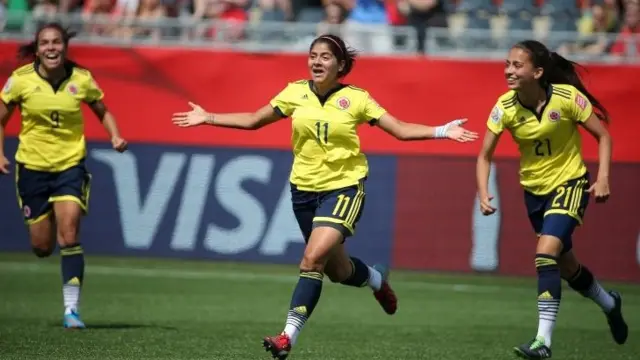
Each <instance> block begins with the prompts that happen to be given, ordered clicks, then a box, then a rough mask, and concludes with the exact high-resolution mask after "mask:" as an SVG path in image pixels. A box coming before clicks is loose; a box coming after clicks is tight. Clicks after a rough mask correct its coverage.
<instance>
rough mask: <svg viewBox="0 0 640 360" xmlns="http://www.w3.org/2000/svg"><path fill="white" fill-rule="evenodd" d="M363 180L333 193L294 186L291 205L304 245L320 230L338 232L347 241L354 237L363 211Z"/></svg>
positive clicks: (292, 185)
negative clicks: (304, 189)
mask: <svg viewBox="0 0 640 360" xmlns="http://www.w3.org/2000/svg"><path fill="white" fill-rule="evenodd" d="M364 199H365V193H364V179H363V180H360V182H358V184H356V185H353V186H349V187H345V188H342V189H337V190H330V191H318V192H316V191H303V190H299V189H298V187H297V186H296V185H294V184H291V201H292V203H293V213H294V214H295V216H296V220H297V221H298V225H299V226H300V230H301V231H302V234H303V236H304V240H305V242H307V241H309V237H311V231H312V230H313V229H314V228H315V227H318V226H330V227H333V228H335V229H338V230H339V231H340V233H341V234H342V235H343V236H344V237H345V238H347V237H349V236H352V235H353V234H354V233H355V229H356V224H357V223H358V220H360V216H361V215H362V210H363V209H364Z"/></svg>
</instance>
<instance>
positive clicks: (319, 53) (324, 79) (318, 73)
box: [308, 39, 345, 84]
mask: <svg viewBox="0 0 640 360" xmlns="http://www.w3.org/2000/svg"><path fill="white" fill-rule="evenodd" d="M327 41H328V40H322V39H320V40H318V41H316V43H315V44H314V45H313V46H312V47H311V50H310V51H309V60H308V66H309V71H310V73H311V78H312V79H313V81H314V82H315V83H318V84H323V83H331V82H334V81H337V79H338V77H339V76H338V75H339V73H340V71H342V69H344V66H345V61H344V60H342V61H340V60H338V58H337V57H336V55H335V53H334V52H333V49H332V48H331V46H330V44H328V43H327Z"/></svg>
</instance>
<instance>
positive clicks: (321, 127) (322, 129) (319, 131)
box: [316, 121, 329, 144]
mask: <svg viewBox="0 0 640 360" xmlns="http://www.w3.org/2000/svg"><path fill="white" fill-rule="evenodd" d="M323 133H324V134H323ZM316 137H317V138H318V141H320V142H322V141H323V140H324V143H325V144H326V143H328V142H329V123H323V124H321V123H320V121H318V122H316Z"/></svg>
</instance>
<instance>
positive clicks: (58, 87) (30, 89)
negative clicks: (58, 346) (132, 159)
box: [0, 23, 127, 329]
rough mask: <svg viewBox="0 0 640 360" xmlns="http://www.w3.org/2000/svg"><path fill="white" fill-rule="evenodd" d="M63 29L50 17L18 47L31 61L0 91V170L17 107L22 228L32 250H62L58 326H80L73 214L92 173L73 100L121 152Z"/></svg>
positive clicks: (82, 208)
mask: <svg viewBox="0 0 640 360" xmlns="http://www.w3.org/2000/svg"><path fill="white" fill-rule="evenodd" d="M72 36H73V34H70V33H68V32H67V31H65V29H63V28H62V27H61V26H60V25H58V24H55V23H52V24H46V25H44V26H43V27H42V28H40V29H39V30H38V31H37V33H36V36H35V40H34V41H32V42H31V43H29V44H27V45H24V46H22V47H21V48H20V56H21V57H23V58H28V57H31V56H35V61H34V62H32V63H30V64H28V65H25V66H22V67H20V68H18V69H16V70H15V71H14V72H13V73H12V74H11V77H10V78H9V79H8V80H7V82H6V84H5V86H4V89H3V90H2V93H1V94H0V99H1V100H2V101H1V102H0V123H1V125H2V126H0V172H1V173H3V174H8V173H9V168H8V166H9V161H8V160H7V158H6V157H5V156H4V143H3V136H2V135H3V129H4V127H5V126H6V124H7V122H8V121H9V118H10V116H11V113H12V112H13V110H14V109H15V108H16V107H19V108H20V109H21V117H22V127H21V130H20V134H19V145H18V151H17V153H16V163H17V166H16V174H15V177H16V185H17V188H18V203H19V205H20V208H21V209H22V212H23V214H24V220H25V222H26V224H27V225H28V227H29V236H30V238H31V246H32V248H33V252H34V253H35V254H36V256H38V257H40V258H42V257H47V256H49V255H51V253H52V252H53V250H54V248H55V243H56V239H57V242H58V245H59V246H60V255H61V256H62V259H61V262H62V283H63V297H64V307H65V310H64V321H63V324H64V327H65V328H76V329H80V328H84V327H85V326H84V323H83V322H82V321H81V320H80V317H79V315H78V304H79V298H80V289H81V287H82V283H83V273H84V255H83V251H82V246H81V245H80V242H79V241H78V229H79V224H80V217H81V215H82V214H83V213H84V214H86V213H87V210H88V209H87V206H88V201H89V186H90V180H91V175H90V174H89V172H88V171H87V169H86V167H85V162H84V159H85V156H86V145H85V139H84V119H83V117H82V112H81V109H80V103H81V102H83V101H84V102H86V103H87V104H89V106H90V107H91V109H92V110H93V112H94V113H95V114H96V116H97V117H98V119H99V120H100V121H101V122H102V124H103V125H104V127H105V128H106V130H107V132H108V133H109V135H110V136H111V144H112V145H113V148H114V149H115V150H117V151H119V152H122V151H125V149H126V148H127V142H126V141H125V140H124V139H122V138H121V137H120V134H119V132H118V128H117V126H116V121H115V119H114V117H113V116H112V115H111V113H109V111H108V110H107V108H106V106H105V105H104V103H103V102H102V98H103V96H104V94H103V93H102V91H101V90H100V89H99V88H98V86H97V85H96V83H95V82H94V80H93V78H92V76H91V73H90V72H89V71H88V70H86V69H82V68H80V67H79V66H78V65H77V64H75V63H74V62H72V61H71V60H69V59H67V57H66V55H67V48H68V45H69V39H71V37H72Z"/></svg>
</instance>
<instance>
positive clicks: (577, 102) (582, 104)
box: [569, 89, 593, 123]
mask: <svg viewBox="0 0 640 360" xmlns="http://www.w3.org/2000/svg"><path fill="white" fill-rule="evenodd" d="M569 113H570V114H571V118H572V119H573V120H574V121H576V122H579V123H584V122H586V121H587V120H588V119H589V117H590V116H591V114H592V113H593V105H591V101H589V99H587V97H586V96H585V95H584V94H583V93H582V92H580V91H579V90H577V89H576V90H575V91H574V94H573V101H571V102H570V103H569Z"/></svg>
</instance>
